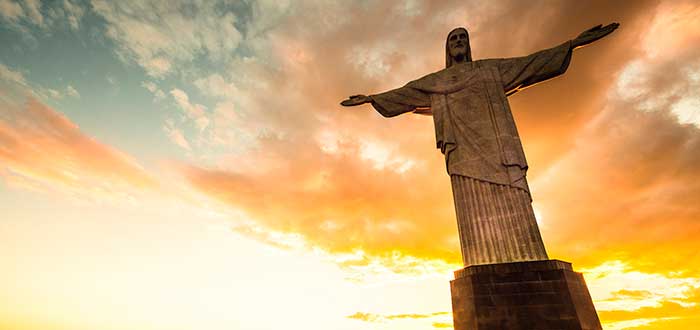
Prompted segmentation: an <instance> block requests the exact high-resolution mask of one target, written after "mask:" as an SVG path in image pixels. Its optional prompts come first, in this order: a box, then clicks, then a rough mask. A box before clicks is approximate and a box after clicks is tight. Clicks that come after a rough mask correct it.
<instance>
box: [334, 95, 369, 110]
mask: <svg viewBox="0 0 700 330" xmlns="http://www.w3.org/2000/svg"><path fill="white" fill-rule="evenodd" d="M370 102H372V98H370V97H369V96H367V95H353V96H350V97H349V98H348V99H346V100H343V102H340V105H342V106H346V107H352V106H356V105H360V104H365V103H370Z"/></svg>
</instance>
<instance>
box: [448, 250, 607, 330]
mask: <svg viewBox="0 0 700 330" xmlns="http://www.w3.org/2000/svg"><path fill="white" fill-rule="evenodd" d="M450 289H451V291H452V313H453V318H454V329H455V330H486V329H488V330H492V329H494V330H495V329H498V330H506V329H507V330H516V329H517V330H555V329H557V330H559V329H572V330H573V329H575V330H601V329H602V327H601V325H600V320H599V319H598V314H596V311H595V307H593V301H592V300H591V296H590V294H589V293H588V287H587V286H586V282H585V281H584V279H583V275H582V274H581V273H576V272H574V271H573V269H572V268H571V264H570V263H568V262H564V261H560V260H538V261H526V262H513V263H503V264H491V265H476V266H469V267H466V268H464V269H460V270H458V271H456V272H455V279H454V280H453V281H451V282H450Z"/></svg>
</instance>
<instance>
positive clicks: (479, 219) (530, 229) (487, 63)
mask: <svg viewBox="0 0 700 330" xmlns="http://www.w3.org/2000/svg"><path fill="white" fill-rule="evenodd" d="M618 26H619V24H617V23H612V24H609V25H607V26H601V25H598V26H596V27H593V28H591V29H589V30H586V31H584V32H583V33H581V34H580V35H579V36H578V37H576V38H575V39H573V40H569V41H566V42H564V43H563V44H561V45H559V46H556V47H554V48H551V49H546V50H543V51H539V52H537V53H534V54H532V55H528V56H523V57H515V58H505V59H486V60H478V61H472V57H471V48H470V45H469V35H468V33H467V30H466V29H465V28H456V29H454V30H452V32H450V33H449V35H448V36H447V42H446V44H445V58H446V66H447V67H446V68H445V69H444V70H440V71H438V72H435V73H431V74H429V75H427V76H425V77H422V78H420V79H418V80H414V81H411V82H409V83H408V84H406V86H403V87H401V88H397V89H394V90H391V91H388V92H384V93H380V94H375V95H370V96H366V95H354V96H351V97H350V98H349V99H347V100H344V101H343V102H342V103H341V104H342V105H344V106H356V105H360V104H364V103H371V104H372V106H373V107H374V108H375V109H376V110H377V111H378V112H379V113H380V114H382V115H383V116H385V117H393V116H397V115H400V114H402V113H406V112H414V113H419V114H428V115H432V116H433V119H434V122H435V135H436V139H437V147H438V148H439V149H440V150H441V151H442V153H443V154H444V155H445V162H446V163H447V173H448V174H449V175H450V179H451V181H452V192H453V196H454V202H455V209H456V211H457V223H458V229H459V237H460V245H461V249H462V259H463V261H464V265H465V266H469V265H477V264H492V263H504V262H513V261H528V260H545V259H547V252H546V251H545V248H544V244H543V243H542V237H541V236H540V232H539V229H538V227H537V222H536V221H535V215H534V213H533V210H532V206H531V201H532V200H531V198H530V192H529V188H528V185H527V180H526V178H525V174H526V171H527V162H526V161H525V154H524V153H523V148H522V145H521V143H520V137H519V136H518V131H517V129H516V127H515V122H514V121H513V115H512V114H511V111H510V107H509V105H508V100H507V98H506V97H507V96H508V95H511V94H513V93H515V92H517V91H519V90H521V89H523V88H526V87H528V86H532V85H534V84H536V83H539V82H542V81H545V80H547V79H550V78H553V77H556V76H558V75H560V74H562V73H564V72H565V71H566V69H567V67H568V66H569V61H570V60H571V53H572V51H573V50H574V49H576V48H580V47H583V46H585V45H588V44H590V43H592V42H594V41H596V40H598V39H600V38H602V37H604V36H606V35H608V34H610V33H611V32H613V31H614V30H615V29H616V28H617V27H618Z"/></svg>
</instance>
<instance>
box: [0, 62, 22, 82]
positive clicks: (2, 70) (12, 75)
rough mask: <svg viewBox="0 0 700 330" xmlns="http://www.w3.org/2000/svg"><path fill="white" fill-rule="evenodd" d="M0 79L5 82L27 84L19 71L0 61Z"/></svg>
mask: <svg viewBox="0 0 700 330" xmlns="http://www.w3.org/2000/svg"><path fill="white" fill-rule="evenodd" d="M0 79H2V80H4V81H5V82H7V83H11V84H15V85H20V86H27V80H26V78H25V77H24V75H23V74H22V73H21V72H18V71H14V70H12V69H10V68H8V67H7V66H5V65H4V64H2V63H0Z"/></svg>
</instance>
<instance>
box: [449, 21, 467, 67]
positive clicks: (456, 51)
mask: <svg viewBox="0 0 700 330" xmlns="http://www.w3.org/2000/svg"><path fill="white" fill-rule="evenodd" d="M447 46H448V49H449V50H450V56H452V58H453V59H454V60H457V61H458V62H461V61H463V60H464V59H465V58H466V57H467V53H468V52H469V35H468V34H467V30H465V29H457V30H454V31H452V32H451V33H450V35H449V36H447Z"/></svg>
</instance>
